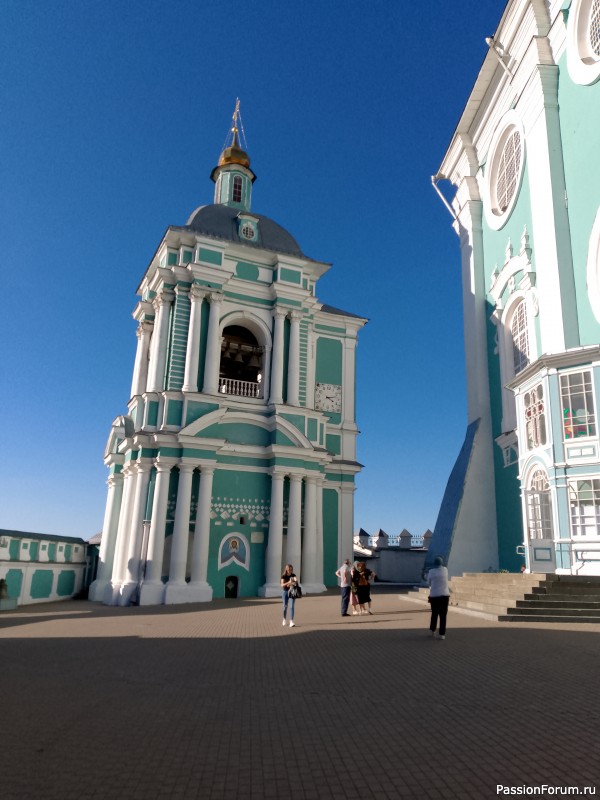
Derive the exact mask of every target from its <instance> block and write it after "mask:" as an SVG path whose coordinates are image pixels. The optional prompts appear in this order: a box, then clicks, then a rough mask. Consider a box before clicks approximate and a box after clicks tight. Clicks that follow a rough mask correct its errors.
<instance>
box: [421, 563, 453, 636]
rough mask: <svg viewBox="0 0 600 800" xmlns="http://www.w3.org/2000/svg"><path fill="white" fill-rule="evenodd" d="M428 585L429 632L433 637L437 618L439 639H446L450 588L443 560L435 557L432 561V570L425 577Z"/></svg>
mask: <svg viewBox="0 0 600 800" xmlns="http://www.w3.org/2000/svg"><path fill="white" fill-rule="evenodd" d="M427 583H428V584H429V586H430V587H431V588H430V591H429V602H430V603H431V623H430V625H429V630H430V631H431V635H432V636H435V629H436V627H437V621H438V617H439V619H440V632H439V634H438V638H439V639H445V638H446V616H447V614H448V604H449V602H450V587H449V586H448V569H447V568H446V567H445V566H444V559H443V558H442V557H441V556H436V557H435V559H434V561H433V569H430V570H429V574H428V575H427Z"/></svg>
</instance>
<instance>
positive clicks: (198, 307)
mask: <svg viewBox="0 0 600 800" xmlns="http://www.w3.org/2000/svg"><path fill="white" fill-rule="evenodd" d="M205 294H206V292H205V291H204V290H203V289H201V288H200V287H199V286H192V288H191V289H190V302H191V304H192V307H191V311H190V327H189V330H188V338H187V348H186V351H185V374H184V378H183V391H184V392H197V391H198V361H199V355H200V325H201V320H202V301H203V300H204V295H205Z"/></svg>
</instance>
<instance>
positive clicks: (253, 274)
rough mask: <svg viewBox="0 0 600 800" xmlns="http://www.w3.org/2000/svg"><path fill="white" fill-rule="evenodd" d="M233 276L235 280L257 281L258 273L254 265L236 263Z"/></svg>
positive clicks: (242, 262) (243, 262)
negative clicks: (234, 275)
mask: <svg viewBox="0 0 600 800" xmlns="http://www.w3.org/2000/svg"><path fill="white" fill-rule="evenodd" d="M235 274H236V277H237V278H241V279H242V280H244V281H257V280H258V275H259V271H258V267H257V266H256V264H248V263H247V262H245V261H238V262H237V264H236V265H235Z"/></svg>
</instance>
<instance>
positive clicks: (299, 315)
mask: <svg viewBox="0 0 600 800" xmlns="http://www.w3.org/2000/svg"><path fill="white" fill-rule="evenodd" d="M288 316H289V318H290V320H291V321H292V322H295V321H297V320H300V319H302V312H301V311H296V310H293V311H290V312H289V314H288Z"/></svg>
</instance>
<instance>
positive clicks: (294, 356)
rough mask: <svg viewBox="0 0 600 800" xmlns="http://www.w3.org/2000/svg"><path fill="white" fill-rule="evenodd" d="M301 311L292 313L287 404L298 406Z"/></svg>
mask: <svg viewBox="0 0 600 800" xmlns="http://www.w3.org/2000/svg"><path fill="white" fill-rule="evenodd" d="M301 316H302V314H301V313H300V312H299V311H290V347H289V354H288V382H287V403H288V405H290V406H297V405H298V402H299V391H300V318H301Z"/></svg>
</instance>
